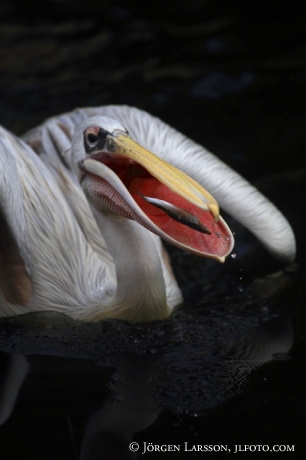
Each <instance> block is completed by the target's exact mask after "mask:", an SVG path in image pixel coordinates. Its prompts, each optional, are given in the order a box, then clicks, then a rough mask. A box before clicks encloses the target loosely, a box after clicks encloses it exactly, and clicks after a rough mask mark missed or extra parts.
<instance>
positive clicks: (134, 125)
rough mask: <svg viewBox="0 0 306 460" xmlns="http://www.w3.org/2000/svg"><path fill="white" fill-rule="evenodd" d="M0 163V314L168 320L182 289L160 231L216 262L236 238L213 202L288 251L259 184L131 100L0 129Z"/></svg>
mask: <svg viewBox="0 0 306 460" xmlns="http://www.w3.org/2000/svg"><path fill="white" fill-rule="evenodd" d="M0 163H1V172H0V174H1V177H0V217H1V221H2V231H1V242H2V243H1V259H0V262H1V263H0V270H1V276H0V315H1V316H12V315H19V314H23V313H28V312H33V311H42V310H53V311H57V312H61V313H65V314H66V315H69V316H71V317H72V318H74V319H78V320H84V321H98V320H101V319H104V318H117V319H124V320H127V321H130V322H144V321H151V320H161V319H164V318H167V317H168V316H169V315H170V314H171V312H172V311H173V309H174V307H175V306H177V305H178V304H180V303H182V295H181V291H180V289H179V286H178V285H177V282H176V280H175V278H174V275H173V272H172V269H171V264H170V260H169V257H168V255H167V253H166V251H165V249H164V247H163V245H162V243H161V238H163V239H165V240H167V241H169V242H170V243H172V244H175V245H177V246H178V247H180V248H182V249H185V250H188V251H190V252H193V253H195V254H198V255H200V256H204V257H210V258H214V259H216V260H218V261H220V262H223V261H224V259H225V257H226V256H227V255H228V254H229V253H230V252H231V250H232V248H233V236H232V234H231V232H230V230H229V228H228V226H227V225H226V223H225V222H224V221H223V219H222V218H221V216H220V215H219V206H218V203H217V201H218V202H219V204H220V205H221V207H222V208H223V209H224V210H226V211H227V212H228V213H230V214H231V215H233V216H234V217H235V218H236V219H237V220H238V221H240V222H241V223H242V224H244V225H245V226H246V227H247V228H249V229H250V230H251V231H252V232H253V233H254V234H255V235H256V236H257V237H258V238H259V239H260V240H261V242H262V243H263V245H264V246H265V247H266V248H267V249H268V251H269V252H270V253H271V254H272V255H274V256H275V257H277V258H278V259H280V260H282V261H284V262H287V263H288V262H291V261H292V260H293V259H294V257H295V238H294V234H293V232H292V229H291V227H290V225H289V223H288V222H287V220H286V219H285V217H284V216H283V215H282V214H281V213H280V211H279V210H278V209H277V208H276V207H275V206H274V205H273V204H272V203H270V202H269V201H268V200H267V199H266V198H265V197H264V196H263V195H262V194H261V193H260V192H259V191H258V190H256V189H255V188H254V187H253V186H251V185H250V184H249V183H248V182H247V181H245V180H244V179H243V178H242V177H241V176H239V175H238V174H237V173H236V172H235V171H233V170H232V169H231V168H229V167H228V166H227V165H225V164H224V163H223V162H222V161H220V160H219V159H218V158H217V157H216V156H214V155H213V154H212V153H210V152H208V151H207V150H206V149H204V148H203V147H202V146H200V145H198V144H196V143H195V142H193V141H191V140H190V139H188V138H187V137H185V136H184V135H183V134H181V133H179V132H177V131H176V130H175V129H173V128H171V127H170V126H168V125H167V124H165V123H163V122H162V121H161V120H159V119H158V118H155V117H153V116H151V115H150V114H148V113H146V112H144V111H142V110H139V109H136V108H133V107H128V106H105V107H98V108H86V109H78V110H75V111H73V112H70V113H66V114H63V115H59V116H57V117H53V118H50V119H48V120H46V121H45V122H44V123H43V124H42V125H40V126H38V127H37V128H35V129H33V130H32V131H30V132H28V133H26V134H25V135H24V136H23V138H22V139H19V138H17V137H16V136H14V135H13V134H11V133H9V132H8V131H6V130H5V129H4V128H1V131H0ZM204 187H205V188H204ZM207 190H209V192H208V191H207ZM216 200H217V201H216Z"/></svg>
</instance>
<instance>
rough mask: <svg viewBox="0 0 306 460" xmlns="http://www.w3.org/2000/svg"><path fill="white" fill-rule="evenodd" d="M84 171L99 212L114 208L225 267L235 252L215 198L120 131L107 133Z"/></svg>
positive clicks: (84, 163) (85, 185)
mask: <svg viewBox="0 0 306 460" xmlns="http://www.w3.org/2000/svg"><path fill="white" fill-rule="evenodd" d="M118 164H119V169H120V171H121V173H122V170H124V174H125V176H124V177H125V179H124V180H123V179H122V177H123V176H122V174H121V173H120V174H121V176H120V174H119V173H118ZM80 167H81V169H82V170H83V171H84V172H85V173H87V174H85V175H84V180H82V181H81V186H82V188H83V190H84V192H85V194H86V195H87V197H88V199H89V201H90V202H91V203H92V204H93V205H94V207H95V208H97V209H99V210H100V211H102V212H105V211H109V209H111V212H113V213H114V214H117V215H121V216H123V217H127V218H130V219H133V220H135V221H137V222H138V223H140V224H141V225H143V226H144V227H146V228H147V229H148V230H150V231H152V232H153V233H156V234H157V235H159V236H160V237H161V238H163V239H165V240H166V241H168V242H170V243H172V244H174V245H176V246H178V247H180V248H181V249H185V250H187V251H189V252H192V253H195V254H197V255H200V256H204V257H209V258H213V259H216V260H218V261H220V262H224V260H225V257H226V256H227V255H228V254H229V253H230V252H231V250H232V248H233V245H234V239H233V235H232V233H231V231H230V229H229V228H228V226H227V225H226V223H225V222H224V220H223V219H222V217H221V216H220V215H219V206H218V203H217V202H216V200H215V199H214V198H213V196H212V195H211V194H210V193H209V192H208V191H207V190H205V188H203V187H202V186H201V185H200V184H198V183H197V182H196V181H194V180H193V179H192V178H191V177H189V176H188V175H187V174H185V173H183V172H182V171H181V170H179V169H177V168H175V167H174V166H172V165H170V164H169V163H167V162H165V161H164V160H162V159H161V158H159V157H158V156H156V155H154V154H153V153H151V152H149V151H148V150H146V149H145V148H144V147H142V146H140V145H139V144H137V143H136V142H135V141H134V140H132V139H131V138H130V137H129V136H128V135H127V134H125V133H123V132H122V131H114V132H113V133H112V134H108V135H107V136H106V143H105V146H104V148H103V151H100V152H95V153H93V154H92V155H89V156H88V157H87V158H86V159H84V160H82V161H81V162H80ZM126 171H128V172H126ZM119 176H120V177H119ZM127 177H128V179H127ZM106 202H107V203H110V204H111V206H110V207H109V209H108V208H107V206H108V205H107V206H105V203H106ZM100 203H103V205H102V204H101V206H100ZM106 208H107V209H106Z"/></svg>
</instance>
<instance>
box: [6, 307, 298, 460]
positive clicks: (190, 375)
mask: <svg viewBox="0 0 306 460" xmlns="http://www.w3.org/2000/svg"><path fill="white" fill-rule="evenodd" d="M195 320H196V321H195ZM3 323H5V328H3V330H4V331H5V333H3V334H2V338H1V347H2V349H4V350H6V352H9V351H10V350H9V349H10V348H14V350H15V354H14V355H12V354H11V355H10V359H9V360H8V359H7V360H6V361H5V362H4V365H5V366H6V372H5V373H4V374H3V380H2V398H1V406H0V418H1V420H2V423H4V422H5V421H6V420H7V419H8V417H9V416H10V414H11V413H12V411H13V407H14V404H15V402H16V399H17V398H18V392H19V389H20V387H21V386H22V383H23V382H24V381H25V382H27V385H26V384H25V383H24V386H23V387H22V389H21V392H20V398H21V403H20V404H25V401H27V399H28V398H29V401H31V402H30V404H31V413H33V412H34V414H36V417H37V419H38V420H39V419H40V418H41V417H42V412H43V411H45V412H46V413H47V415H48V416H50V415H51V414H52V413H53V412H54V413H56V411H57V410H58V409H56V407H57V405H58V404H60V405H61V404H62V405H63V406H64V408H65V409H64V408H63V407H61V409H60V410H61V411H63V410H65V412H66V414H67V417H68V418H67V420H68V421H69V424H70V431H71V436H70V437H71V439H70V441H69V440H68V439H66V440H65V442H66V443H67V442H70V445H73V449H74V451H75V454H74V455H75V456H77V458H79V459H81V460H85V459H99V458H104V459H105V458H116V459H120V458H124V459H127V458H131V459H133V458H137V455H141V453H142V447H140V451H139V453H138V454H135V453H132V452H130V451H129V449H128V445H129V443H130V442H131V441H132V440H133V435H134V434H135V433H138V432H140V431H142V430H144V429H146V428H148V427H149V426H150V425H152V424H153V423H154V422H155V420H156V419H157V417H158V415H159V414H160V413H161V412H162V411H163V410H165V409H171V410H172V411H174V412H175V413H186V412H189V413H191V414H194V415H202V414H203V413H204V412H205V411H207V410H208V409H210V408H212V407H216V406H219V405H220V404H221V403H223V402H225V401H226V400H228V399H229V398H230V397H232V396H233V395H235V394H237V392H239V391H241V388H242V385H243V384H245V383H246V381H247V380H248V376H249V374H250V372H251V370H254V369H255V368H257V367H259V366H260V365H262V364H264V363H267V362H268V361H270V360H272V359H273V358H274V357H275V356H278V357H283V356H284V355H285V354H286V353H288V351H289V350H290V348H291V346H292V343H293V328H292V324H291V320H290V319H289V317H288V315H279V316H277V317H275V314H271V313H269V314H267V311H266V309H263V308H260V309H259V310H257V311H254V309H252V310H250V309H249V310H248V309H245V310H244V311H239V310H238V311H237V312H235V313H234V312H233V311H228V312H224V311H223V312H220V311H219V312H217V313H216V312H215V313H214V314H207V315H206V316H205V317H204V316H203V317H202V316H198V317H196V318H194V317H193V318H192V317H191V316H190V315H188V314H185V313H183V312H179V314H178V315H177V316H174V318H173V319H172V320H169V321H164V322H157V323H151V324H148V325H145V326H142V325H138V326H135V325H133V326H132V325H128V324H125V323H123V322H116V321H107V322H101V323H92V324H84V323H81V322H76V321H73V320H71V319H69V318H66V319H65V321H64V322H63V317H62V316H61V315H57V314H54V313H46V314H31V315H27V316H23V317H19V318H18V317H17V318H12V319H6V320H5V321H2V324H3ZM16 353H21V354H26V355H29V356H28V358H25V357H24V356H20V355H16ZM33 353H34V354H37V353H39V354H40V355H43V356H41V357H40V358H39V359H38V360H37V359H36V360H35V359H34V360H33V357H31V355H32V354H33ZM50 354H51V355H58V356H62V357H66V359H62V358H52V357H50V356H45V355H50ZM80 357H81V358H83V359H82V360H81V361H80V360H79V359H69V358H80ZM50 358H51V359H50ZM53 359H55V361H53ZM59 359H60V362H62V364H63V365H60V367H59V368H58V367H57V366H58V362H59V361H58V360H59ZM27 360H29V361H30V363H31V368H30V371H29V370H28V369H29V366H28V364H27ZM91 361H93V362H94V363H95V364H98V366H97V365H94V364H91ZM46 364H47V366H48V367H47V369H48V371H47V375H48V379H46V378H44V379H41V378H40V377H39V375H40V372H46V370H45V366H46ZM101 366H102V367H101ZM104 366H114V367H115V369H116V371H115V374H114V373H113V371H112V374H113V375H112V378H111V383H108V384H107V380H106V381H105V374H104V373H103V372H101V374H99V371H100V370H101V371H103V369H104ZM40 368H41V369H43V370H42V371H41V369H40ZM52 368H53V369H52ZM27 373H28V375H27ZM32 375H33V376H34V377H32ZM102 375H103V378H102ZM35 379H36V382H35ZM105 384H106V386H105ZM31 385H32V386H31ZM33 385H34V387H33ZM39 385H43V386H44V388H41V389H40V388H39ZM76 385H77V387H78V388H79V389H78V392H77V393H76V394H75V396H73V393H74V391H73V388H75V386H76ZM46 386H47V387H48V390H46V389H45V387H46ZM25 387H26V388H25ZM107 387H108V388H109V390H108V391H111V394H110V395H106V394H105V391H107V390H106V388H107ZM23 388H25V390H23ZM33 388H34V390H33ZM36 391H38V392H39V398H37V400H35V401H33V400H31V393H33V392H36ZM27 393H29V394H30V396H27ZM32 397H33V394H32ZM63 398H64V399H65V398H66V400H65V403H63V401H64V399H63ZM91 399H92V400H93V401H92V402H91V403H90V400H91ZM67 401H68V402H67ZM37 402H39V404H38V405H37V407H36V408H35V407H32V405H33V406H34V404H37ZM84 406H86V407H84ZM16 407H18V404H17V406H16ZM72 407H74V411H75V407H77V411H78V412H79V414H78V416H80V417H81V419H82V420H81V421H79V426H80V428H79V429H77V428H76V427H75V425H76V423H75V420H73V421H71V419H70V415H69V414H70V413H71V412H72V409H71V408H72ZM43 408H44V409H43ZM41 423H42V424H44V423H43V422H41ZM4 426H5V425H4ZM67 438H68V436H67ZM13 448H14V447H12V449H13ZM28 455H31V453H30V452H29V453H28ZM20 458H21V457H20ZM33 458H36V457H35V456H34V455H33ZM71 458H73V457H71Z"/></svg>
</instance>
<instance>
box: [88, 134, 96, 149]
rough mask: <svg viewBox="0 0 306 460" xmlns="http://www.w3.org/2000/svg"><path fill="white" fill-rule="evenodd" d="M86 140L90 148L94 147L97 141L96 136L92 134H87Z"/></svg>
mask: <svg viewBox="0 0 306 460" xmlns="http://www.w3.org/2000/svg"><path fill="white" fill-rule="evenodd" d="M86 138H87V142H88V144H89V145H90V146H91V147H94V146H95V145H96V144H97V143H98V141H99V137H98V135H97V134H94V133H87V135H86Z"/></svg>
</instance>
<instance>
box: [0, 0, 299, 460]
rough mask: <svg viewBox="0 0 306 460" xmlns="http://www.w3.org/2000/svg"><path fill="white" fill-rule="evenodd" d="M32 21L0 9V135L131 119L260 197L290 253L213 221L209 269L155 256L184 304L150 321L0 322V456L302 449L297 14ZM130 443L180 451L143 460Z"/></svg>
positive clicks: (56, 10) (119, 10) (205, 7)
mask: <svg viewBox="0 0 306 460" xmlns="http://www.w3.org/2000/svg"><path fill="white" fill-rule="evenodd" d="M31 6H32V8H31V11H29V10H28V5H27V4H26V3H25V2H21V1H20V2H18V1H7V2H6V1H3V2H2V3H1V5H0V31H1V42H0V46H1V48H0V56H1V59H0V91H1V99H0V114H1V123H2V124H3V125H4V126H6V127H7V128H9V129H11V130H13V131H14V132H16V133H18V134H21V133H22V132H24V131H26V130H27V129H29V128H31V127H33V126H35V124H38V123H40V122H41V121H42V120H43V119H44V118H46V117H48V116H51V115H53V114H57V113H60V112H64V111H68V110H71V109H73V108H74V107H77V106H89V105H93V106H96V105H105V104H129V105H135V106H137V107H140V108H143V109H145V110H147V111H148V112H151V113H152V114H154V115H157V116H159V117H161V118H162V119H163V120H164V121H166V122H168V123H169V124H171V125H173V126H175V127H176V128H177V129H178V130H180V131H182V132H184V133H185V134H187V135H188V136H190V137H191V138H193V139H194V140H196V141H198V142H200V143H201V144H203V145H205V146H206V147H208V148H209V149H210V150H212V151H213V152H214V153H216V154H218V155H219V156H220V157H221V158H222V159H223V160H224V161H226V162H227V163H228V164H230V165H231V166H232V167H233V168H234V169H236V170H238V171H239V172H240V173H241V174H242V175H243V176H245V177H246V178H247V179H248V180H250V181H252V182H253V183H254V184H255V185H256V186H257V187H258V188H259V189H260V190H262V191H263V192H264V193H265V194H266V195H267V196H268V197H269V198H270V199H271V200H272V201H273V202H274V203H275V204H276V205H277V206H278V207H279V208H280V209H281V210H282V212H283V213H284V214H285V215H286V217H287V218H288V220H289V221H290V223H291V224H292V226H293V228H294V231H295V233H296V236H297V247H298V255H297V261H296V263H295V264H294V265H292V266H289V267H284V266H282V265H280V264H278V263H277V262H275V261H274V260H273V259H272V258H271V257H270V256H269V255H268V254H267V253H266V252H265V250H264V249H263V248H261V246H260V244H259V243H258V242H257V241H256V240H255V239H254V238H253V237H252V236H251V235H250V234H249V233H248V232H247V231H246V230H244V229H243V228H241V226H240V225H238V224H237V223H236V222H235V221H234V220H232V219H230V218H229V219H228V220H229V224H230V226H231V228H232V230H233V231H234V232H235V238H236V247H235V251H234V252H235V253H236V258H234V259H233V258H231V259H230V260H228V261H227V263H226V264H225V265H222V266H221V265H217V264H216V263H214V262H212V261H205V260H202V259H199V258H197V257H195V256H190V255H186V254H183V253H182V252H181V251H179V250H176V249H173V248H169V251H170V253H171V256H172V261H173V266H174V270H175V273H176V276H177V278H178V280H179V283H180V286H181V287H182V290H183V293H184V298H185V305H184V307H182V308H179V309H178V311H177V313H176V314H175V315H174V316H173V317H172V318H170V319H169V320H167V321H164V322H159V323H152V324H148V325H136V326H135V325H133V326H131V325H128V324H126V323H123V322H115V321H105V322H102V323H100V324H94V325H92V324H82V323H77V322H74V321H72V320H69V319H64V318H63V317H58V316H56V315H54V314H43V315H36V316H35V315H29V316H25V317H23V318H16V319H12V320H11V319H6V320H1V323H0V345H1V350H3V352H2V355H1V360H0V362H1V366H2V367H1V369H2V370H1V371H0V372H1V373H0V378H1V391H2V393H1V394H2V395H3V397H2V400H1V404H0V407H6V412H5V411H4V409H2V417H4V415H3V413H5V414H6V417H7V418H8V419H7V421H6V422H4V423H3V425H2V426H1V428H0V459H1V460H2V459H3V460H11V459H14V460H15V459H16V460H17V459H18V460H24V459H31V460H36V459H37V460H40V459H42V458H44V459H47V460H48V459H55V458H65V459H67V460H68V459H76V458H82V459H85V458H86V459H119V458H122V459H128V458H152V459H159V458H161V459H162V458H171V459H185V458H186V459H192V458H194V457H195V456H197V455H198V456H199V455H201V454H200V453H199V454H197V453H196V452H194V451H190V450H189V451H188V450H185V444H184V443H185V442H186V443H188V444H187V448H188V449H191V448H192V445H193V444H196V445H198V444H199V445H216V446H220V445H228V448H231V449H232V452H233V451H234V450H235V447H234V446H235V445H236V444H238V445H239V444H240V445H245V444H246V445H248V444H252V445H254V444H257V445H263V444H265V445H269V446H270V447H271V448H272V447H273V445H283V446H287V445H289V446H292V445H294V446H295V451H296V452H304V451H305V450H306V449H305V447H304V445H305V442H304V433H303V432H304V431H305V415H306V406H305V401H306V398H305V394H306V393H305V375H306V371H305V357H306V350H305V327H306V320H305V262H304V256H305V231H304V222H305V216H304V210H305V144H306V140H305V127H306V123H305V121H306V120H305V102H306V101H305V83H306V56H305V53H306V52H305V50H306V46H305V45H306V37H305V26H306V21H305V20H304V18H303V16H301V15H300V14H299V11H297V10H296V9H295V5H294V3H292V4H291V5H290V7H288V5H286V9H285V7H284V9H283V10H282V9H278V10H277V11H273V14H271V15H270V16H266V17H263V15H262V14H261V12H262V8H263V7H264V3H263V4H262V5H261V3H260V2H259V3H258V2H256V5H255V4H254V5H251V6H250V5H249V4H248V5H244V4H243V3H241V2H238V1H236V2H235V1H232V2H221V1H215V2H213V3H210V2H200V1H196V0H193V1H189V2H183V1H182V2H178V1H175V2H167V3H166V4H165V7H164V8H163V9H161V8H156V5H155V4H154V3H153V2H152V3H151V4H145V2H143V5H142V6H141V5H140V6H139V7H138V8H136V7H132V6H131V4H130V2H128V1H123V0H122V1H115V2H110V1H109V2H98V3H94V2H92V1H79V2H76V1H40V2H31ZM279 8H281V7H279ZM19 387H20V388H19ZM8 389H10V391H8ZM3 398H4V399H3ZM15 399H16V404H15V406H14V409H13V410H11V409H12V406H13V402H14V400H15ZM5 402H6V403H7V405H6V406H5ZM10 412H12V413H11V415H10ZM4 418H5V417H4ZM301 428H302V432H301ZM132 441H133V442H137V443H138V444H139V446H140V450H139V452H138V454H136V453H135V454H132V453H131V452H130V451H129V448H128V445H129V443H131V442H132ZM145 442H146V443H153V445H156V446H161V445H167V446H168V445H171V446H180V451H172V452H171V451H168V452H166V453H162V452H156V451H155V452H146V453H145V454H144V455H142V452H143V448H144V443H145ZM150 449H151V448H149V450H150Z"/></svg>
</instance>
